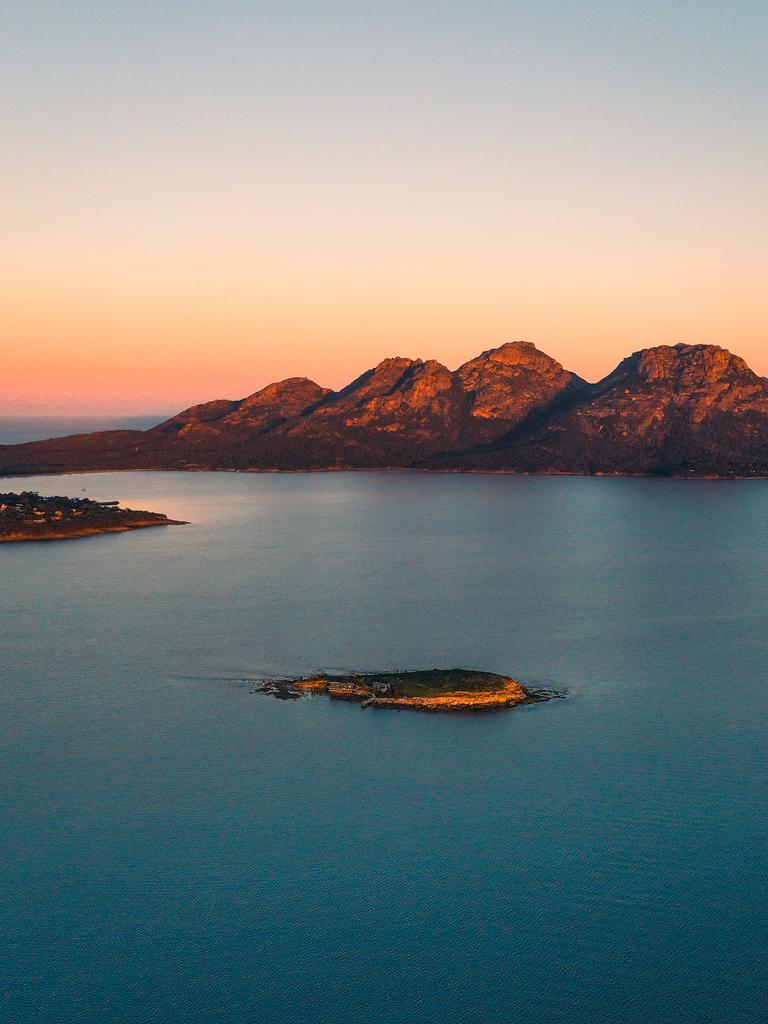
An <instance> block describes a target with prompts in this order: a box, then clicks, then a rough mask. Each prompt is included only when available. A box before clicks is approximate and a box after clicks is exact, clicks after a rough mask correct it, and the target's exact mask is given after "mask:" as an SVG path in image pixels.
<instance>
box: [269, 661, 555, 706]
mask: <svg viewBox="0 0 768 1024" xmlns="http://www.w3.org/2000/svg"><path fill="white" fill-rule="evenodd" d="M255 692H256V693H266V694H269V695H271V696H273V697H277V698H278V699H280V700H300V699H301V698H302V697H305V696H306V695H308V694H314V693H323V694H326V695H327V696H328V697H331V698H332V699H334V700H348V701H354V702H356V703H358V704H360V706H361V707H364V708H367V707H374V708H399V709H408V710H412V711H487V710H493V709H500V708H510V707H514V706H515V705H517V704H535V703H539V702H540V701H545V700H551V699H552V698H555V697H562V696H563V694H562V693H555V692H551V691H544V690H532V689H530V688H528V687H526V686H523V684H522V683H520V682H518V681H517V680H516V679H512V678H511V677H509V676H503V675H497V674H496V673H493V672H476V671H473V670H471V669H461V668H455V669H436V668H433V669H428V670H425V671H415V672H365V673H354V674H349V675H322V674H320V675H314V676H306V677H303V678H295V679H266V680H261V681H260V682H258V683H257V684H256V686H255Z"/></svg>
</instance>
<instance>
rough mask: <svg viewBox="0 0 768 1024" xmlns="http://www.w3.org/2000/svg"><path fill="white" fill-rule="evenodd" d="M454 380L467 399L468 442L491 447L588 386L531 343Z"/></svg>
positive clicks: (496, 353) (512, 346) (478, 363)
mask: <svg viewBox="0 0 768 1024" xmlns="http://www.w3.org/2000/svg"><path fill="white" fill-rule="evenodd" d="M456 376H457V377H458V378H459V380H460V381H461V385H462V387H463V388H464V390H465V392H466V393H467V396H468V405H469V412H470V419H469V422H468V424H467V426H466V428H465V437H466V440H467V441H490V440H491V439H493V438H494V437H498V436H500V435H501V434H502V433H505V432H507V431H509V430H511V429H512V428H513V427H516V426H517V425H518V424H519V423H521V422H522V421H523V420H525V418H526V417H527V416H529V415H531V413H534V412H537V411H542V410H544V409H546V408H548V407H549V406H550V405H551V403H552V402H553V401H554V400H555V399H556V398H557V397H558V396H560V395H562V394H563V393H564V392H571V391H576V390H578V389H579V388H581V387H583V386H585V383H586V382H585V381H583V380H582V379H581V378H580V377H577V376H576V374H575V373H571V372H569V371H568V370H565V369H563V367H562V366H561V365H560V363H558V362H556V360H554V359H552V358H551V357H550V356H548V355H545V354H544V353H543V352H540V351H539V350H538V349H537V348H536V346H535V345H532V344H531V343H530V342H527V341H514V342H510V343H509V344H507V345H502V346H501V347H500V348H495V349H490V350H489V351H487V352H483V353H482V355H479V356H477V357H476V358H475V359H470V361H469V362H468V363H464V365H463V366H460V367H459V369H458V370H457V371H456Z"/></svg>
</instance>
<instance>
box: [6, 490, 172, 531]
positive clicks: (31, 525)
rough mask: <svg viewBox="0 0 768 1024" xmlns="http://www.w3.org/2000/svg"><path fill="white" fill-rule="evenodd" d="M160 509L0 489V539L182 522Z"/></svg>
mask: <svg viewBox="0 0 768 1024" xmlns="http://www.w3.org/2000/svg"><path fill="white" fill-rule="evenodd" d="M184 525H186V524H185V523H183V522H182V521H181V520H179V519H169V518H168V516H165V515H163V514H162V513H160V512H145V511H140V510H137V509H132V508H120V507H119V502H117V501H92V500H91V499H90V498H65V497H62V496H59V495H56V496H53V497H48V498H44V497H41V496H40V495H39V494H37V492H36V491H22V492H21V493H19V494H16V493H14V492H13V491H11V492H7V493H5V494H2V493H0V543H4V542H9V541H25V540H64V539H67V538H70V537H89V536H91V535H92V534H97V533H123V532H125V531H126V530H141V529H143V528H145V527H148V526H184Z"/></svg>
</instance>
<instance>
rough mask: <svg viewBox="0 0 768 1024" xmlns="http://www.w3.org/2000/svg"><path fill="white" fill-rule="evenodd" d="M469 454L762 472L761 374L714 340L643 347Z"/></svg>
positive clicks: (491, 459)
mask: <svg viewBox="0 0 768 1024" xmlns="http://www.w3.org/2000/svg"><path fill="white" fill-rule="evenodd" d="M475 462H476V464H479V465H482V466H485V467H486V468H506V467H512V466H514V467H515V469H517V470H523V471H528V472H571V473H643V474H646V473H650V474H662V475H683V476H685V475H697V476H707V475H716V476H728V475H734V474H735V475H747V476H748V475H764V474H766V473H768V382H766V381H765V380H764V379H763V378H761V377H759V376H758V375H757V374H755V373H753V371H752V370H750V368H749V367H748V366H747V364H746V363H745V362H744V360H743V359H740V358H739V357H738V356H734V355H733V354H732V353H730V352H728V351H727V350H725V349H722V348H718V347H716V346H707V345H675V346H668V345H662V346H659V347H657V348H650V349H644V350H642V351H640V352H636V353H634V354H633V355H631V356H629V357H628V358H627V359H625V360H623V362H621V363H620V364H619V366H618V367H617V368H616V369H615V370H614V371H613V373H611V374H609V375H608V376H607V377H605V378H604V379H603V380H602V381H600V382H599V383H598V384H597V385H594V386H592V387H588V388H586V389H583V390H581V391H578V392H576V393H575V394H574V395H573V396H572V399H571V400H570V401H568V402H565V403H564V404H563V406H562V407H561V408H559V409H556V410H553V413H552V415H550V416H548V417H547V418H546V420H545V421H544V422H543V423H540V424H538V425H537V426H535V427H534V428H533V429H531V430H528V431H523V432H521V433H519V434H517V435H513V436H512V437H511V438H509V439H508V443H505V444H503V445H498V446H496V448H495V449H494V450H490V451H486V452H483V453H482V454H478V455H477V456H476V457H475Z"/></svg>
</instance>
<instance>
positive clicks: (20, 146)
mask: <svg viewBox="0 0 768 1024" xmlns="http://www.w3.org/2000/svg"><path fill="white" fill-rule="evenodd" d="M766 40H768V5H766V4H765V2H764V0H759V2H757V0H756V2H752V0H747V2H744V0H728V2H712V0H698V2H692V0H690V2H689V0H667V2H663V3H662V2H653V0H629V2H626V0H611V2H598V0H562V2H551V0H536V2H533V0H531V2H525V3H522V2H517V0H503V2H483V0H471V2H453V0H441V2H437V0H422V2H419V0H410V2H387V0H378V2H369V0H357V2H348V3H347V2H335V0H324V2H306V0H304V2H291V0H282V2H280V3H267V2H258V0H175V2H168V0H165V2H164V0H151V2H147V0H129V2H121V0H110V2H109V3H100V2H97V0H91V2H87V3H86V2H83V0H66V2H61V0H59V2H38V0H4V2H3V4H2V5H0V226H1V230H0V338H2V355H3V358H2V373H0V414H4V415H10V414H14V413H24V414H34V415H48V414H62V413H72V414H82V413H84V412H88V413H100V414H107V413H108V414H111V413H114V414H115V415H125V414H129V413H136V414H138V413H142V412H156V411H157V412H160V411H174V410H176V409H179V408H182V407H184V406H186V405H190V404H192V403H194V402H199V401H203V400H207V399H211V398H215V397H225V398H238V397H242V396H243V395H246V394H249V393H251V392H253V391H256V390H258V389H259V388H260V387H262V386H264V385H265V384H267V383H269V382H270V381H273V380H279V379H283V378H286V377H291V376H308V377H311V378H312V379H314V380H317V381H318V382H319V383H320V384H323V385H325V386H328V387H339V386H342V385H343V384H345V383H346V382H348V381H349V380H351V379H352V378H353V377H355V376H357V375H358V374H359V373H361V372H362V371H363V370H365V369H367V368H368V367H370V366H373V365H375V364H376V363H378V362H379V361H380V360H381V359H383V358H385V357H386V356H391V355H404V356H411V357H414V358H417V357H418V358H424V359H427V358H435V359H439V360H440V361H441V362H444V363H445V364H446V365H448V366H450V367H451V368H454V367H455V366H457V365H459V364H460V363H462V362H463V361H465V360H466V359H468V358H471V357H472V356H474V355H476V354H478V353H479V352H481V351H483V350H484V349H488V348H492V347H495V346H496V345H500V344H502V343H503V342H505V341H512V340H516V339H524V340H527V341H532V342H534V343H535V344H536V345H538V346H539V348H541V349H543V350H544V351H546V352H548V353H549V354H550V355H552V356H554V357H555V358H556V359H558V360H559V361H560V362H561V363H563V364H564V365H565V366H567V367H568V368H569V369H572V370H574V371H576V372H578V373H579V374H581V375H582V376H584V377H587V378H588V379H591V380H595V379H598V378H599V377H601V376H602V375H603V374H605V373H607V372H608V371H610V370H611V369H612V368H613V367H614V366H615V365H616V363H618V362H619V360H620V359H621V358H623V357H624V356H625V355H627V354H628V353H630V352H632V351H635V350H637V349H639V348H643V347H645V346H648V345H655V344H674V343H676V342H681V341H682V342H688V343H711V344H719V345H723V346H724V347H727V348H730V349H731V350H733V351H735V352H737V353H739V354H740V355H742V356H744V358H746V359H747V361H748V362H749V363H750V365H752V366H753V368H754V369H756V370H757V371H758V372H760V373H762V374H768V344H766V342H767V341H768V330H767V328H768V287H766V268H768V259H767V257H768V251H767V250H768V59H766V57H767V56H768V55H767V54H766V49H768V43H767V42H766Z"/></svg>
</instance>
